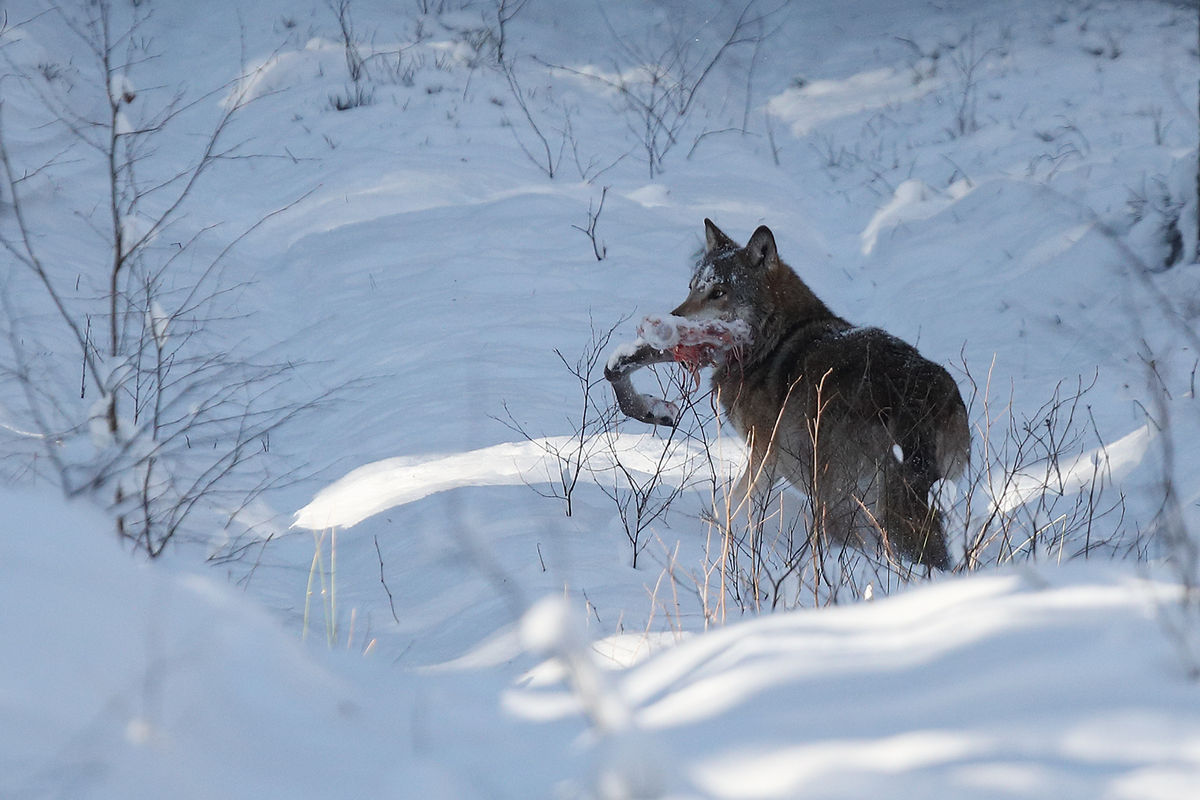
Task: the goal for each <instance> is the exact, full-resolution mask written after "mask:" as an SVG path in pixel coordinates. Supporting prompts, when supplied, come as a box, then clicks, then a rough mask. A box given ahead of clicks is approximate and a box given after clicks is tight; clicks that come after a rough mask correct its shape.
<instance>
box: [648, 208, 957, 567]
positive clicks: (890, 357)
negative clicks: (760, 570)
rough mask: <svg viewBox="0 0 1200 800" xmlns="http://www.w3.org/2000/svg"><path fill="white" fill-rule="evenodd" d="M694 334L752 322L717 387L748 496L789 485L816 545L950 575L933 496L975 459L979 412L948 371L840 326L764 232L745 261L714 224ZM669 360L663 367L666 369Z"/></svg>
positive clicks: (694, 309)
mask: <svg viewBox="0 0 1200 800" xmlns="http://www.w3.org/2000/svg"><path fill="white" fill-rule="evenodd" d="M704 229H705V247H704V253H703V255H702V256H701V257H700V259H699V260H698V262H697V264H696V267H695V271H694V273H693V275H692V279H691V283H690V284H689V290H688V295H687V299H685V300H684V301H683V303H681V304H680V305H679V307H678V308H676V309H675V310H674V311H673V312H672V313H673V314H674V315H675V316H678V317H684V318H686V319H688V320H693V321H700V320H722V321H725V322H735V321H739V320H740V321H741V322H743V323H745V324H746V325H747V326H748V327H749V329H750V331H751V336H750V339H749V341H748V343H746V344H745V345H744V346H742V347H740V348H739V349H738V350H736V351H734V352H733V353H731V354H730V355H729V356H728V357H726V358H724V359H722V360H720V361H719V362H717V363H716V366H715V368H714V369H713V373H712V386H713V389H714V391H715V394H716V396H717V397H718V398H719V401H720V404H721V406H722V408H723V409H724V413H725V417H726V419H727V420H729V422H730V423H732V425H733V427H734V428H735V429H736V430H737V431H738V432H739V433H740V434H741V435H742V436H743V437H745V440H746V443H747V449H748V451H749V456H750V458H749V463H748V465H747V468H746V472H745V474H744V476H743V478H742V479H741V482H740V484H739V486H740V491H742V492H744V493H745V494H744V495H743V497H747V498H749V497H751V496H758V497H759V498H761V497H762V496H763V492H764V491H767V490H769V489H770V487H771V486H773V485H774V484H775V483H776V481H777V480H778V479H779V478H784V479H786V480H787V481H789V482H790V483H791V484H792V485H794V486H795V487H797V488H798V489H799V490H800V491H802V492H804V493H805V494H807V495H808V497H809V499H810V502H811V504H812V509H813V522H814V523H815V528H816V530H817V531H818V532H823V533H824V534H826V535H827V536H829V538H830V539H833V540H835V541H838V542H843V543H848V544H850V545H853V546H857V547H865V546H868V545H870V544H872V543H880V544H882V545H883V547H884V549H885V550H886V551H887V552H888V553H889V554H890V555H893V556H899V557H901V558H904V559H906V560H909V561H911V562H915V563H917V564H921V565H925V566H928V567H936V568H938V569H948V568H949V566H950V558H949V553H948V551H947V547H946V539H945V533H944V531H943V527H942V520H941V515H940V512H939V511H938V510H937V508H936V507H935V506H933V505H931V504H930V500H929V494H930V490H931V488H932V486H933V484H934V483H935V482H936V481H938V480H939V479H943V478H945V479H950V480H953V479H955V478H957V477H959V476H960V475H961V474H962V473H963V471H964V470H965V468H966V466H967V463H968V459H969V456H970V429H969V427H968V424H967V410H966V406H965V405H964V404H963V400H962V396H961V395H960V393H959V390H958V385H957V384H956V383H955V381H954V379H953V378H952V377H951V376H950V374H949V373H948V372H947V371H946V370H945V369H944V368H943V367H941V366H940V365H938V364H935V363H933V362H932V361H929V360H928V359H926V358H924V357H922V356H921V354H920V353H919V352H917V350H916V348H915V347H913V346H912V345H909V344H907V343H905V342H903V341H901V340H900V339H898V338H896V337H895V336H892V335H890V334H888V333H886V332H885V331H883V330H881V329H879V328H862V327H856V326H854V325H852V324H851V323H849V322H847V321H846V320H845V319H843V318H842V317H840V316H838V315H837V314H835V313H833V312H832V311H831V310H830V309H829V307H828V306H826V305H825V303H823V302H822V301H821V300H820V299H819V298H818V297H817V296H816V295H815V294H814V293H813V291H812V290H811V289H810V288H809V287H808V286H807V285H806V284H805V283H804V281H803V280H801V279H800V276H799V275H797V274H796V272H795V271H793V270H792V268H791V267H789V266H788V265H787V264H786V263H784V262H783V261H782V260H781V259H780V257H779V252H778V250H777V249H776V245H775V237H774V234H772V233H771V230H770V229H769V228H767V227H766V226H765V225H764V226H761V227H759V228H758V229H757V230H756V231H754V233H753V235H752V236H751V237H750V240H749V242H747V244H746V246H745V247H740V246H739V245H738V244H737V243H736V242H734V241H733V240H732V239H731V238H729V237H728V236H726V235H725V233H723V232H722V231H721V230H720V229H719V228H718V227H717V226H716V225H714V224H713V222H712V220H709V219H705V220H704ZM660 360H661V359H660Z"/></svg>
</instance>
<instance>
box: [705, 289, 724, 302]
mask: <svg viewBox="0 0 1200 800" xmlns="http://www.w3.org/2000/svg"><path fill="white" fill-rule="evenodd" d="M724 296H725V287H724V286H714V287H713V288H711V289H709V290H708V299H709V300H720V299H721V298H722V297H724Z"/></svg>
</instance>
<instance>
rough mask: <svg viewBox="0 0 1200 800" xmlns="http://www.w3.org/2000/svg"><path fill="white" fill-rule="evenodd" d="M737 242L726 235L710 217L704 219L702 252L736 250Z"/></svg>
mask: <svg viewBox="0 0 1200 800" xmlns="http://www.w3.org/2000/svg"><path fill="white" fill-rule="evenodd" d="M736 249H737V242H735V241H733V239H730V238H729V237H728V236H726V235H725V234H724V233H723V232H722V231H721V229H720V228H718V227H717V226H716V225H714V224H713V221H712V220H711V219H708V218H707V217H706V218H705V219H704V252H705V253H711V252H712V251H714V250H736Z"/></svg>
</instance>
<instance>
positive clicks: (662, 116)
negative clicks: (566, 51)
mask: <svg viewBox="0 0 1200 800" xmlns="http://www.w3.org/2000/svg"><path fill="white" fill-rule="evenodd" d="M767 16H769V12H766V13H760V12H759V11H758V9H757V8H756V0H750V1H749V2H747V3H746V4H745V5H744V6H743V7H742V9H741V11H740V12H739V13H738V15H737V16H736V17H735V18H734V20H733V21H732V23H731V24H730V25H729V27H728V30H727V32H726V33H725V35H724V36H723V37H721V38H719V40H718V42H717V44H716V46H715V47H711V48H708V47H706V46H705V45H704V44H703V43H702V40H701V38H700V37H699V36H697V35H696V34H695V32H694V31H690V30H688V31H685V30H682V29H679V30H676V31H674V32H673V34H672V35H671V36H670V37H669V39H668V41H666V42H665V43H662V44H655V43H649V44H646V45H644V46H643V45H639V44H637V43H636V42H634V41H632V40H631V39H630V38H629V37H628V36H622V35H620V34H619V33H618V32H617V31H616V29H615V28H614V27H613V25H612V23H611V22H610V21H609V20H608V18H607V16H605V24H606V26H607V28H608V31H609V33H610V35H611V36H612V41H613V45H614V47H613V52H614V54H615V55H614V63H613V69H612V71H611V73H608V74H606V73H598V72H594V71H590V70H580V69H575V68H573V67H570V66H566V65H560V64H547V66H549V67H551V68H553V69H556V70H560V71H562V72H565V73H568V74H571V75H575V76H578V77H580V78H582V79H584V80H587V81H592V82H595V83H598V84H600V85H601V86H603V87H605V88H607V89H608V90H610V91H612V92H613V93H614V94H615V96H616V97H617V99H618V103H619V106H618V107H619V109H620V111H621V113H622V114H623V115H624V116H625V119H626V123H627V126H628V128H629V130H630V132H631V133H632V134H633V135H634V136H635V137H636V138H637V141H638V146H640V147H641V149H642V150H643V151H644V152H645V156H646V164H647V168H648V170H649V175H650V179H651V180H653V179H654V177H655V175H657V174H658V173H660V172H662V170H663V160H664V159H665V157H666V155H667V153H668V152H669V151H670V150H671V149H672V148H673V147H674V146H675V145H676V144H678V142H679V136H680V134H681V133H682V132H683V129H684V126H685V125H686V124H687V122H688V120H689V119H690V117H691V114H692V112H693V111H694V110H695V107H696V103H697V98H698V95H699V92H700V88H701V87H702V86H703V85H704V83H705V81H706V80H707V78H708V77H709V75H711V74H712V72H713V70H714V69H716V67H717V65H718V64H720V63H721V62H722V60H723V59H724V58H725V57H726V55H728V53H729V51H730V50H731V49H734V48H738V47H742V46H754V47H755V48H757V47H759V46H761V44H762V41H763V39H764V38H765V36H766V35H767V34H765V33H764V24H763V23H764V20H765V19H766V18H767ZM710 23H711V20H706V22H705V24H706V25H708V24H710ZM747 80H750V75H748V77H747Z"/></svg>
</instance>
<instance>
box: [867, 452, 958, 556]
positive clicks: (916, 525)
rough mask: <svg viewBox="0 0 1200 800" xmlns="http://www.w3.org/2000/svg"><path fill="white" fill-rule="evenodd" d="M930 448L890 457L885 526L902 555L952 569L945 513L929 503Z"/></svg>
mask: <svg viewBox="0 0 1200 800" xmlns="http://www.w3.org/2000/svg"><path fill="white" fill-rule="evenodd" d="M930 455H931V454H930V453H929V452H928V448H925V447H922V446H921V445H919V444H918V445H916V446H914V447H912V449H911V450H909V451H907V452H904V453H902V454H901V456H902V458H903V461H898V460H896V459H895V458H891V457H888V458H887V459H886V463H885V465H884V469H883V498H882V501H883V515H882V516H883V520H882V522H883V528H884V533H885V535H886V537H887V541H888V543H889V544H890V545H891V547H892V548H894V549H895V551H896V553H897V554H899V555H900V556H902V557H904V558H907V559H909V560H911V561H914V562H916V563H918V564H924V565H926V566H930V567H936V568H938V569H943V570H944V569H949V568H950V554H949V552H948V551H947V550H946V536H945V533H944V532H943V530H942V515H941V514H940V513H939V512H938V510H937V509H936V508H934V507H932V506H930V504H929V490H930V489H931V488H932V486H933V482H934V478H935V475H934V471H933V468H932V462H931V459H930Z"/></svg>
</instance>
